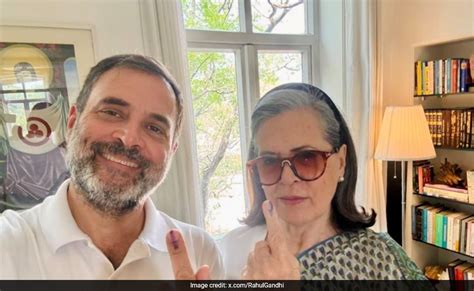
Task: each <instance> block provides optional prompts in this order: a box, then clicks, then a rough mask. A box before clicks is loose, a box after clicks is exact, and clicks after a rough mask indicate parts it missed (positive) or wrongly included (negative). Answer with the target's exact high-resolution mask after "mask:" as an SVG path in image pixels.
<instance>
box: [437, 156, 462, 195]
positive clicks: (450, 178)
mask: <svg viewBox="0 0 474 291" xmlns="http://www.w3.org/2000/svg"><path fill="white" fill-rule="evenodd" d="M462 171H463V170H462V169H461V168H460V167H459V165H458V164H451V163H450V162H449V161H448V158H445V159H444V164H441V167H440V168H439V174H438V175H437V176H436V178H437V181H438V182H440V183H441V184H445V185H448V186H451V187H455V188H464V189H466V188H467V187H466V181H465V180H464V179H463V178H461V175H462Z"/></svg>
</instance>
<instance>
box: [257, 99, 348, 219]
mask: <svg viewBox="0 0 474 291" xmlns="http://www.w3.org/2000/svg"><path fill="white" fill-rule="evenodd" d="M322 126H323V124H322V123H321V122H320V121H319V119H318V114H316V113H315V112H314V111H313V110H312V109H305V108H302V109H295V110H292V111H287V112H284V113H281V114H279V115H277V116H275V117H272V118H270V119H268V120H266V121H264V122H263V123H262V125H261V126H260V128H259V129H258V131H257V133H256V143H257V147H258V150H259V156H261V155H275V156H277V157H292V156H293V155H294V154H295V153H296V152H299V151H301V150H318V151H324V152H332V151H333V148H332V147H331V145H330V144H329V142H327V141H326V139H325V134H324V131H323V127H322ZM345 159H346V146H345V145H343V146H342V147H341V148H340V149H339V151H338V152H337V153H335V154H332V155H331V156H330V157H329V158H328V159H327V163H326V170H325V171H324V174H323V175H322V176H321V177H319V178H318V179H317V180H314V181H303V180H301V179H300V178H298V177H297V176H295V175H294V173H293V171H292V170H291V169H290V167H289V166H288V165H287V164H285V166H284V167H283V172H282V174H281V179H280V180H279V181H278V182H277V183H276V184H274V185H271V186H262V187H263V190H264V192H265V196H266V198H267V199H269V200H270V201H271V202H272V203H273V205H274V207H275V208H276V210H277V212H278V215H279V216H280V217H281V218H282V219H283V220H284V221H286V222H287V223H289V224H294V225H304V224H306V223H310V222H312V221H314V220H317V219H327V220H328V221H329V219H330V214H331V200H332V198H333V196H334V194H335V192H336V187H337V183H338V181H339V178H340V177H341V176H343V175H344V168H345Z"/></svg>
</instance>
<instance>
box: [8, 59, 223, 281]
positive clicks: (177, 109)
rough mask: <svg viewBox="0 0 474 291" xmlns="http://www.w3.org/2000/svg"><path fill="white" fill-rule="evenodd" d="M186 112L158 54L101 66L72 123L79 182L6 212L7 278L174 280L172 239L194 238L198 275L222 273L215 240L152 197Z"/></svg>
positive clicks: (70, 139)
mask: <svg viewBox="0 0 474 291" xmlns="http://www.w3.org/2000/svg"><path fill="white" fill-rule="evenodd" d="M182 112H183V105H182V98H181V96H180V92H179V90H178V88H177V86H176V83H175V81H174V80H173V78H172V77H171V76H170V75H169V73H168V72H167V71H166V70H165V69H164V68H163V66H162V65H161V64H159V63H158V62H156V61H154V60H153V59H151V58H147V57H143V56H138V55H119V56H113V57H110V58H107V59H104V60H102V61H101V62H99V63H98V64H97V65H96V66H95V67H93V68H92V69H91V71H90V72H89V75H88V76H87V79H86V81H85V84H84V87H83V88H82V90H81V92H80V94H79V97H78V99H77V103H76V104H75V105H74V106H72V107H71V109H70V112H69V117H68V121H67V128H68V133H67V148H68V151H67V155H66V162H67V166H68V168H69V171H70V174H71V179H70V180H67V181H65V182H64V183H63V184H62V185H61V186H60V188H59V189H58V191H57V193H56V195H53V196H51V197H49V198H47V199H46V200H45V201H44V202H43V203H41V204H40V205H38V206H36V207H34V208H32V209H29V210H26V211H24V212H22V213H17V212H14V211H6V212H4V213H3V215H2V216H1V217H0V279H174V278H175V275H176V274H175V273H174V272H173V266H172V260H173V256H171V260H170V256H169V253H168V249H167V243H166V239H165V238H166V237H167V235H168V237H171V238H174V237H179V238H180V239H182V240H183V241H184V243H186V245H187V251H188V253H187V254H188V255H189V258H190V260H189V263H190V265H191V268H192V269H194V270H196V269H197V267H199V266H202V267H201V268H199V269H198V271H197V272H196V278H200V277H202V274H204V276H205V277H206V278H207V277H209V276H211V277H212V278H221V277H222V276H223V274H222V262H221V259H220V256H219V254H218V250H217V247H216V245H215V244H214V242H213V241H212V239H211V237H210V236H209V235H207V234H206V233H204V232H203V231H202V230H200V229H198V228H196V227H193V226H190V225H187V224H184V223H182V222H179V221H176V220H174V219H172V218H170V217H168V216H167V215H165V214H163V213H161V212H159V211H157V210H156V208H155V206H154V205H153V203H152V201H151V199H150V198H149V196H150V195H151V193H153V192H154V190H155V189H156V188H157V187H158V185H159V184H160V183H161V181H162V180H163V178H164V177H165V176H166V172H167V170H168V168H169V165H170V161H171V157H172V156H173V154H174V153H175V151H176V148H177V146H178V137H179V133H180V129H181V120H182V118H183V113H182ZM168 195H172V193H168ZM169 246H173V244H172V242H171V245H168V247H169ZM173 264H174V265H176V263H174V262H173ZM188 269H189V268H188ZM175 270H176V268H175ZM178 275H179V274H178Z"/></svg>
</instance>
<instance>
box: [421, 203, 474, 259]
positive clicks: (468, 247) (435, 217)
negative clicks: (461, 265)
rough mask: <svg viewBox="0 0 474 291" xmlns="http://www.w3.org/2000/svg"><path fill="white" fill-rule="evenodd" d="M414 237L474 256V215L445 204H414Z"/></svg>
mask: <svg viewBox="0 0 474 291" xmlns="http://www.w3.org/2000/svg"><path fill="white" fill-rule="evenodd" d="M412 237H413V239H415V240H420V241H424V242H426V243H430V244H433V245H436V246H438V247H441V248H445V249H448V250H452V251H456V252H459V253H463V254H466V255H468V256H473V257H474V215H473V214H469V213H463V212H457V211H455V210H452V209H448V208H446V207H445V206H443V205H431V204H428V203H422V204H419V205H416V206H415V205H413V206H412Z"/></svg>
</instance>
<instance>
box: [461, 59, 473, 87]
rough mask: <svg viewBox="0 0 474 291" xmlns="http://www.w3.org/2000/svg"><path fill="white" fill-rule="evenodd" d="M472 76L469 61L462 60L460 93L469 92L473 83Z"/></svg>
mask: <svg viewBox="0 0 474 291" xmlns="http://www.w3.org/2000/svg"><path fill="white" fill-rule="evenodd" d="M470 76H471V74H470V68H469V60H468V59H462V60H461V80H460V82H461V84H460V92H467V91H468V86H469V84H470V83H471V77H470Z"/></svg>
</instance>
